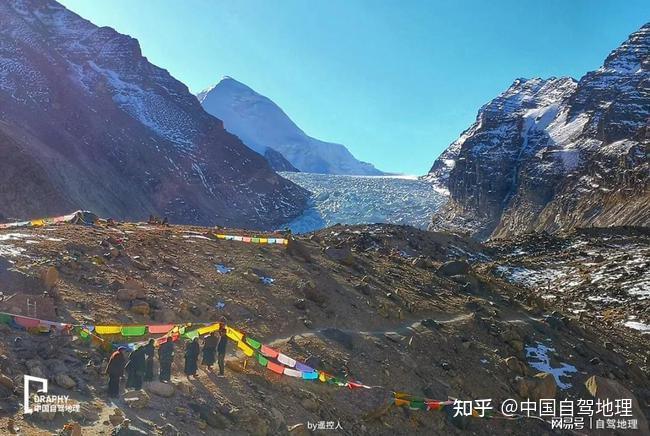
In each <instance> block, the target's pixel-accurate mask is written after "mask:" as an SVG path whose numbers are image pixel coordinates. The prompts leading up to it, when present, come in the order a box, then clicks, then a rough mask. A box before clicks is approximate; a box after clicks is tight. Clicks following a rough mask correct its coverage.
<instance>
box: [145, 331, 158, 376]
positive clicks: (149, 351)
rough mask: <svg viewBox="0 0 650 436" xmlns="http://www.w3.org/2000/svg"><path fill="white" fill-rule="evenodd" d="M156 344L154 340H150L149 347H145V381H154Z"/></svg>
mask: <svg viewBox="0 0 650 436" xmlns="http://www.w3.org/2000/svg"><path fill="white" fill-rule="evenodd" d="M154 344H155V342H154V340H153V339H149V342H148V343H147V345H145V346H144V354H145V356H146V357H147V361H146V365H145V368H144V381H152V380H153V355H154V349H155V346H154Z"/></svg>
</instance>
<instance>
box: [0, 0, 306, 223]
mask: <svg viewBox="0 0 650 436" xmlns="http://www.w3.org/2000/svg"><path fill="white" fill-rule="evenodd" d="M0 169H1V171H0V218H3V217H4V218H9V217H20V218H28V217H37V216H44V215H45V216H47V215H59V214H62V213H66V212H69V211H70V210H75V209H80V208H82V209H92V210H95V211H97V212H98V213H100V214H102V215H104V216H116V217H122V218H143V217H146V216H147V215H148V214H150V213H154V214H157V215H166V216H168V217H169V218H170V219H171V220H172V221H175V222H184V223H201V224H226V223H232V222H237V223H238V225H242V226H247V227H257V228H260V227H265V228H268V227H272V226H275V225H277V224H279V223H282V222H286V221H287V219H288V218H291V217H294V216H296V215H298V214H299V213H300V212H301V210H302V209H303V207H304V205H305V201H306V192H305V191H304V190H303V189H301V188H299V187H297V186H296V185H294V184H293V183H291V182H289V181H287V180H285V179H283V178H281V177H279V176H278V175H277V174H275V173H274V172H273V171H272V169H271V168H270V167H269V166H268V165H267V163H266V162H265V160H264V159H263V158H261V157H260V156H259V155H258V154H257V153H253V152H251V151H250V150H249V149H248V148H247V147H245V146H244V145H243V144H242V143H241V141H239V139H237V138H236V137H235V136H233V135H231V134H229V133H228V132H226V131H225V130H224V128H223V124H222V123H221V121H219V120H218V119H215V118H214V117H212V116H211V115H209V114H207V113H206V112H205V111H204V110H203V109H202V108H201V106H200V104H199V103H198V102H197V101H196V98H195V97H194V96H193V95H192V94H190V93H189V91H188V89H187V87H186V86H185V85H183V84H182V83H180V82H179V81H177V80H175V79H174V78H173V77H171V76H170V75H169V73H168V72H167V71H165V70H163V69H161V68H158V67H156V66H155V65H152V64H151V63H149V62H148V61H147V59H146V58H145V57H144V56H143V55H142V53H141V51H140V46H139V44H138V42H137V41H136V40H135V39H133V38H130V37H128V36H126V35H121V34H119V33H117V32H116V31H115V30H113V29H112V28H109V27H97V26H95V25H93V24H92V23H90V22H88V21H86V20H84V19H83V18H81V17H79V16H77V15H76V14H74V13H72V12H70V11H68V10H67V9H65V8H64V7H63V6H61V5H60V4H58V3H57V2H55V1H53V0H8V1H2V2H0Z"/></svg>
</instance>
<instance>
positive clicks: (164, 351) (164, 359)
mask: <svg viewBox="0 0 650 436" xmlns="http://www.w3.org/2000/svg"><path fill="white" fill-rule="evenodd" d="M158 361H159V362H160V377H159V379H160V381H161V382H168V381H170V380H171V378H172V362H173V361H174V342H173V341H172V339H171V338H167V342H165V343H163V344H162V345H161V346H160V347H158Z"/></svg>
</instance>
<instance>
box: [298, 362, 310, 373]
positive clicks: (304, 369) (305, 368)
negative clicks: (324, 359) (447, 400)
mask: <svg viewBox="0 0 650 436" xmlns="http://www.w3.org/2000/svg"><path fill="white" fill-rule="evenodd" d="M296 369H297V370H298V371H302V372H314V368H312V367H310V366H307V365H305V364H303V363H300V362H296Z"/></svg>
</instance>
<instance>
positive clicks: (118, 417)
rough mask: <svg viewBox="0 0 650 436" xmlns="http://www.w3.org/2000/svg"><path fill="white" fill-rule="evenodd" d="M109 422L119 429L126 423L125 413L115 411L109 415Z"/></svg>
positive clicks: (118, 410)
mask: <svg viewBox="0 0 650 436" xmlns="http://www.w3.org/2000/svg"><path fill="white" fill-rule="evenodd" d="M108 420H109V421H110V422H111V425H112V426H113V427H117V426H118V425H120V424H122V421H124V413H123V412H122V411H121V410H120V409H115V410H114V411H113V413H112V414H111V415H108Z"/></svg>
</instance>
